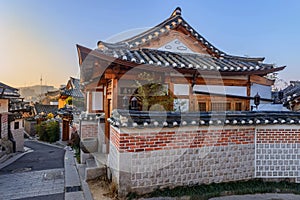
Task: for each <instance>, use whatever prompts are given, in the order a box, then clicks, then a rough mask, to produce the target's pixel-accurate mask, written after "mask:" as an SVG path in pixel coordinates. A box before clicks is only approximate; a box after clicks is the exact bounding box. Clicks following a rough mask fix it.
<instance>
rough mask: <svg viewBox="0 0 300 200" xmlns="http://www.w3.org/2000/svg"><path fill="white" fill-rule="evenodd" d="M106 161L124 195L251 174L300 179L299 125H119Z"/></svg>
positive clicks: (247, 176)
mask: <svg viewBox="0 0 300 200" xmlns="http://www.w3.org/2000/svg"><path fill="white" fill-rule="evenodd" d="M110 137H111V140H110V141H111V144H110V154H109V164H108V166H109V167H110V169H111V170H112V173H113V176H114V178H115V181H116V182H117V183H118V185H119V194H120V196H124V195H126V194H127V193H128V192H137V193H147V192H151V191H153V190H155V189H156V188H164V187H171V188H172V187H176V186H185V185H194V184H209V183H219V182H229V181H238V180H249V179H253V178H264V179H268V180H269V179H270V178H273V179H276V180H278V179H282V178H289V179H291V181H293V180H294V181H296V182H298V181H299V180H300V150H299V149H300V126H299V125H297V124H273V125H255V126H209V127H205V126H202V127H197V126H194V127H192V126H190V127H181V128H147V127H146V128H120V129H119V128H116V127H113V126H111V135H110Z"/></svg>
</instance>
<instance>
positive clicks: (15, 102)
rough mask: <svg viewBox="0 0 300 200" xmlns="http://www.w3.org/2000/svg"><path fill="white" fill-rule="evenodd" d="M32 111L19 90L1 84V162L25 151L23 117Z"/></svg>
mask: <svg viewBox="0 0 300 200" xmlns="http://www.w3.org/2000/svg"><path fill="white" fill-rule="evenodd" d="M30 110H31V108H30V106H29V104H28V103H25V102H23V99H22V98H20V94H19V91H18V89H16V88H13V87H10V86H8V85H6V84H4V83H1V82H0V160H1V157H3V156H4V157H3V159H4V158H5V155H7V154H10V153H14V152H16V151H24V136H23V135H24V133H23V131H24V120H23V116H25V115H26V114H28V113H29V112H30Z"/></svg>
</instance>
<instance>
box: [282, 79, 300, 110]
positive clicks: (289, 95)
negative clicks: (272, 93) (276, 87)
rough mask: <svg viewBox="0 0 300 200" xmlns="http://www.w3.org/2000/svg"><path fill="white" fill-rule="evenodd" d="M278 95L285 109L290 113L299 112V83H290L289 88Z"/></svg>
mask: <svg viewBox="0 0 300 200" xmlns="http://www.w3.org/2000/svg"><path fill="white" fill-rule="evenodd" d="M278 93H279V95H278V96H280V98H279V99H281V101H282V103H283V105H284V106H285V107H287V108H288V109H290V110H292V111H299V110H300V81H291V82H290V85H289V86H287V87H286V88H284V89H283V90H282V91H280V92H278Z"/></svg>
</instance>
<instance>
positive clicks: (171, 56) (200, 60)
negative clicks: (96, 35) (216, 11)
mask: <svg viewBox="0 0 300 200" xmlns="http://www.w3.org/2000/svg"><path fill="white" fill-rule="evenodd" d="M96 51H97V52H99V53H100V54H104V55H107V56H111V57H114V58H116V59H121V60H125V61H129V62H133V63H137V64H148V65H154V66H160V67H166V68H175V69H196V70H201V71H219V72H244V73H245V72H249V73H252V72H256V74H260V72H261V74H267V73H270V72H272V71H274V66H273V65H272V64H264V63H261V62H260V61H257V60H251V61H249V60H242V59H237V58H236V57H232V56H224V57H222V58H216V57H212V56H209V55H203V54H190V53H173V52H168V51H160V50H154V49H139V50H130V49H106V50H99V49H96ZM283 68H284V67H283ZM283 68H282V67H279V68H277V70H275V71H279V70H282V69H283Z"/></svg>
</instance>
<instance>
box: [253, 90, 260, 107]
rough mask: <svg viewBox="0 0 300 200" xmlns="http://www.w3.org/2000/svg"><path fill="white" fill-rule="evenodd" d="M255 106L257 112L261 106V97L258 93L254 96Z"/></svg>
mask: <svg viewBox="0 0 300 200" xmlns="http://www.w3.org/2000/svg"><path fill="white" fill-rule="evenodd" d="M254 104H255V106H256V110H257V109H258V105H259V104H260V96H259V94H258V93H257V94H256V95H255V96H254Z"/></svg>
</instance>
